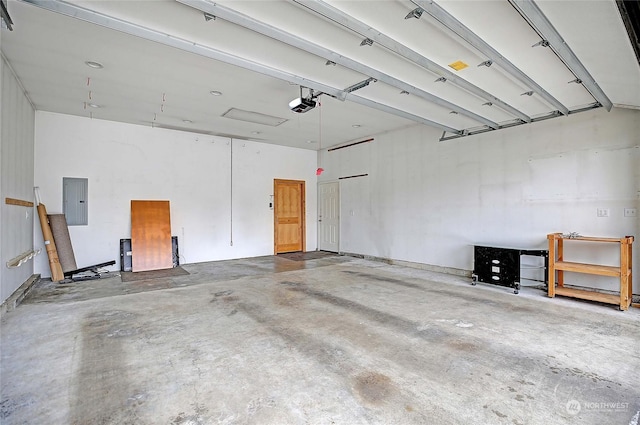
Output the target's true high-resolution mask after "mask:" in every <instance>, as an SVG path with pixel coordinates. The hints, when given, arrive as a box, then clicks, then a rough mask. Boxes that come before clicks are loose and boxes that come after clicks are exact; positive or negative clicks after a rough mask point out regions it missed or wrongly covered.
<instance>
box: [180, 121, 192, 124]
mask: <svg viewBox="0 0 640 425" xmlns="http://www.w3.org/2000/svg"><path fill="white" fill-rule="evenodd" d="M182 122H183V123H185V124H193V121H191V120H182Z"/></svg>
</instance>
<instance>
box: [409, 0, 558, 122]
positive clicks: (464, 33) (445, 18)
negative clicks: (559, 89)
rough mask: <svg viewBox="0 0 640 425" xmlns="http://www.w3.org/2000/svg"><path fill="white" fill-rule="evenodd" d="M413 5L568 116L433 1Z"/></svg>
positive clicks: (533, 83)
mask: <svg viewBox="0 0 640 425" xmlns="http://www.w3.org/2000/svg"><path fill="white" fill-rule="evenodd" d="M411 2H412V3H413V4H415V5H416V6H418V7H419V8H421V9H422V10H424V11H425V12H426V13H428V14H429V15H431V16H432V17H433V18H434V19H436V20H437V21H438V22H440V23H441V24H442V25H444V26H445V27H447V28H448V29H449V30H450V31H452V32H453V33H455V34H457V35H458V36H459V37H460V38H462V39H463V40H464V41H466V42H467V43H469V44H470V45H471V46H473V47H474V48H475V49H476V50H478V51H479V52H481V53H482V54H483V55H486V56H487V58H489V59H490V60H491V61H493V63H494V64H496V65H499V66H500V67H501V68H502V69H504V70H505V71H507V72H508V73H509V74H510V75H511V76H513V77H514V78H516V79H517V80H519V81H520V82H521V83H523V84H525V85H526V86H527V87H529V88H530V89H532V90H533V91H534V92H535V93H537V94H538V95H539V96H540V97H542V98H543V99H544V100H546V101H547V102H548V103H549V104H550V105H552V106H553V107H554V108H557V109H558V111H560V112H561V113H562V114H563V115H568V114H569V109H568V108H567V107H566V106H564V105H563V104H562V103H561V102H560V101H559V100H558V99H556V98H555V97H553V96H552V95H551V94H550V93H549V92H547V91H546V90H545V89H544V88H542V86H540V85H539V84H538V83H536V82H535V81H533V79H531V77H529V76H528V75H527V74H525V73H524V72H522V71H521V70H520V69H519V68H518V67H516V66H515V65H514V64H512V63H511V62H510V61H509V60H508V59H506V58H505V57H503V56H502V55H501V54H500V53H498V51H497V50H496V49H494V48H493V47H491V46H490V45H489V44H488V43H487V42H486V41H484V40H483V39H481V38H480V37H479V36H478V35H477V34H476V33H474V32H473V31H471V30H470V29H469V28H467V27H466V26H465V25H463V24H462V22H460V21H458V20H457V19H456V18H454V17H453V16H452V15H451V14H449V12H447V11H446V10H444V9H443V8H442V7H440V6H439V5H437V4H435V3H434V2H433V0H411Z"/></svg>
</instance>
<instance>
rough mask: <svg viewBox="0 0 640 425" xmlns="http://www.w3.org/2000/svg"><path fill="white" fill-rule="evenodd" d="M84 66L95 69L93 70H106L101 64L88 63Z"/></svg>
mask: <svg viewBox="0 0 640 425" xmlns="http://www.w3.org/2000/svg"><path fill="white" fill-rule="evenodd" d="M84 64H85V65H87V66H88V67H89V68H93V69H102V68H104V65H102V64H101V63H100V62H95V61H86V62H85V63H84Z"/></svg>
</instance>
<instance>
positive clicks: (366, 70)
mask: <svg viewBox="0 0 640 425" xmlns="http://www.w3.org/2000/svg"><path fill="white" fill-rule="evenodd" d="M177 1H178V2H180V3H182V4H184V5H186V6H189V7H192V8H194V9H197V10H199V11H201V12H203V13H209V14H211V15H214V16H216V17H217V18H220V19H224V20H225V21H228V22H231V23H233V24H236V25H239V26H241V27H243V28H247V29H250V30H252V31H254V32H256V33H258V34H262V35H265V36H267V37H270V38H272V39H274V40H277V41H280V42H282V43H285V44H288V45H289V46H292V47H295V48H298V49H300V50H303V51H305V52H307V53H311V54H313V55H316V56H319V57H321V58H324V59H327V60H329V61H331V62H334V63H336V64H338V65H341V66H344V67H345V68H348V69H351V70H352V71H356V72H359V73H361V74H363V75H366V76H368V77H372V78H375V79H376V80H378V81H381V82H383V83H385V84H388V85H390V86H393V87H396V88H398V89H400V90H404V91H407V92H409V93H411V94H414V95H416V96H418V97H420V98H422V99H424V100H426V101H428V102H431V103H434V104H436V105H438V106H441V107H443V108H446V109H448V110H450V111H455V112H457V113H459V114H461V115H465V116H467V117H469V118H471V119H473V120H474V121H477V122H480V123H482V124H484V125H486V126H489V127H491V128H494V129H497V128H499V127H500V126H499V125H498V124H497V123H495V122H493V121H491V120H489V119H487V118H485V117H483V116H481V115H478V114H476V113H474V112H471V111H469V110H467V109H465V108H462V107H461V106H458V105H456V104H454V103H451V102H449V101H447V100H445V99H442V98H440V97H437V96H435V95H433V94H431V93H428V92H426V91H424V90H422V89H420V88H418V87H415V86H413V85H410V84H408V83H405V82H404V81H401V80H399V79H397V78H395V77H392V76H391V75H389V74H386V73H384V72H381V71H378V70H376V69H374V68H371V67H369V66H367V65H364V64H362V63H360V62H357V61H355V60H353V59H350V58H347V57H345V56H342V55H340V54H338V53H336V52H333V51H331V50H329V49H326V48H324V47H322V46H319V45H317V44H314V43H311V42H309V41H307V40H304V39H302V38H300V37H298V36H296V35H293V34H290V33H288V32H286V31H283V30H281V29H279V28H276V27H274V26H272V25H269V24H266V23H264V22H261V21H258V20H256V19H254V18H251V17H250V16H247V15H244V14H242V13H240V12H237V11H235V10H232V9H229V8H226V7H224V6H221V5H219V4H216V3H212V2H209V1H207V0H177Z"/></svg>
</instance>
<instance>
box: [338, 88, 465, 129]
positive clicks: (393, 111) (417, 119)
mask: <svg viewBox="0 0 640 425" xmlns="http://www.w3.org/2000/svg"><path fill="white" fill-rule="evenodd" d="M347 99H348V100H350V101H352V102H354V103H358V104H360V105H362V106H368V107H369V108H373V109H377V110H379V111H383V112H387V113H389V114H393V115H395V116H398V117H401V118H406V119H408V120H411V121H415V122H419V123H421V124H425V125H428V126H431V127H436V128H439V129H440V130H443V131H445V132H448V133H453V134H462V131H460V130H457V129H455V128H452V127H447V126H445V125H442V124H440V123H437V122H434V121H431V120H429V119H426V118H423V117H419V116H417V115H414V114H411V113H409V112H406V111H402V110H400V109H397V108H394V107H392V106H389V105H385V104H382V103H379V102H375V101H373V100H370V99H367V98H364V97H361V96H357V95H354V94H350V95H349V96H347Z"/></svg>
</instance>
